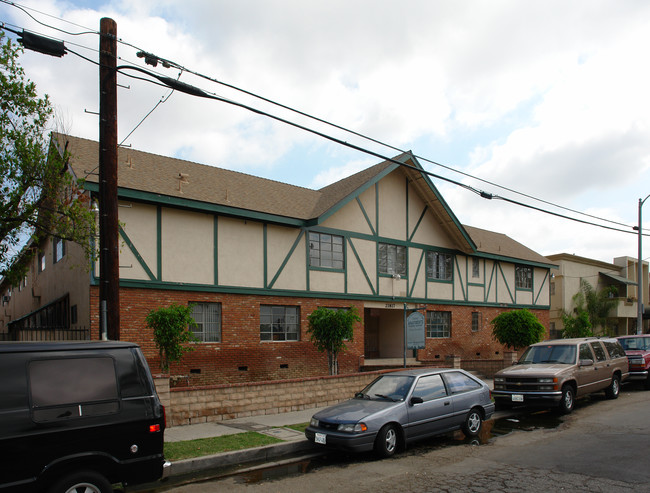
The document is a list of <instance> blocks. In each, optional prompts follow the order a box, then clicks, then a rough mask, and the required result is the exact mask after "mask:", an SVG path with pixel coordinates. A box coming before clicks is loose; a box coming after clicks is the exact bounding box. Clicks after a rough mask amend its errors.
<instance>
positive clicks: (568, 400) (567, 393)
mask: <svg viewBox="0 0 650 493" xmlns="http://www.w3.org/2000/svg"><path fill="white" fill-rule="evenodd" d="M574 404H575V394H574V390H573V387H572V386H571V385H565V386H564V387H562V399H561V400H560V412H561V413H562V414H569V413H571V411H573V406H574Z"/></svg>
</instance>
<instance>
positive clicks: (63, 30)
mask: <svg viewBox="0 0 650 493" xmlns="http://www.w3.org/2000/svg"><path fill="white" fill-rule="evenodd" d="M0 2H2V3H4V4H7V5H10V6H12V7H15V8H17V9H18V10H21V11H23V12H24V13H25V14H27V15H28V16H29V17H31V18H32V19H33V20H34V21H35V22H37V23H39V24H41V25H42V26H45V27H49V28H50V29H55V30H57V31H60V32H62V33H65V34H69V35H70V36H81V35H82V34H99V31H94V30H92V29H90V28H88V27H85V26H82V25H80V24H75V23H74V22H72V21H68V20H66V19H62V18H61V17H56V16H54V15H51V14H48V13H46V12H42V11H40V10H37V9H35V8H33V7H28V6H26V5H20V4H17V3H16V2H10V1H8V0H0ZM28 10H32V11H34V12H38V13H39V14H41V15H44V16H46V17H51V18H52V19H56V20H59V21H62V22H66V23H68V24H71V25H73V26H77V27H80V28H82V29H87V31H84V32H79V33H74V32H70V31H66V30H65V29H60V28H58V27H55V26H52V25H50V24H46V23H44V22H42V21H40V20H38V19H37V18H36V17H34V16H33V15H32V14H30V13H29V12H27V11H28Z"/></svg>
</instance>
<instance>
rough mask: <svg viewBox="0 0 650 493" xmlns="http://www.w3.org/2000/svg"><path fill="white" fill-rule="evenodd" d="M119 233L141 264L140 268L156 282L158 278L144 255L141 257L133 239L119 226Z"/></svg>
mask: <svg viewBox="0 0 650 493" xmlns="http://www.w3.org/2000/svg"><path fill="white" fill-rule="evenodd" d="M119 232H120V236H122V239H123V240H124V243H126V245H127V246H128V247H129V250H131V253H132V254H133V256H134V257H135V258H136V260H137V261H138V263H139V264H140V267H142V268H143V269H144V272H145V273H146V274H147V276H149V279H151V280H152V281H155V280H156V276H155V275H154V273H153V272H151V269H150V268H149V266H148V265H147V262H145V260H144V259H143V258H142V255H140V252H139V251H138V249H137V248H136V247H135V245H134V244H133V242H132V241H131V238H129V235H127V234H126V231H124V229H122V226H119Z"/></svg>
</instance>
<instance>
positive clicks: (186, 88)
mask: <svg viewBox="0 0 650 493" xmlns="http://www.w3.org/2000/svg"><path fill="white" fill-rule="evenodd" d="M0 1H2V2H3V3H7V4H9V5H13V6H16V7H17V8H20V9H21V10H23V11H25V10H24V9H23V8H21V7H19V6H18V5H16V4H15V3H12V2H8V1H7V0H0ZM25 13H27V15H29V16H30V17H32V18H33V19H34V20H36V21H37V22H39V23H40V24H42V25H44V26H47V27H50V28H53V29H57V30H59V31H62V32H64V33H67V34H73V35H77V34H89V33H91V34H99V33H97V32H94V31H88V32H85V33H69V32H67V31H64V30H61V29H58V28H56V27H54V26H49V25H47V24H45V23H43V22H41V21H38V20H37V19H35V18H34V17H33V16H32V15H31V14H29V13H28V12H26V11H25ZM39 13H42V12H39ZM44 15H48V14H44ZM118 42H120V43H122V44H124V45H126V46H130V47H132V48H135V49H138V48H137V47H136V46H135V45H132V44H130V43H127V42H125V41H123V40H121V39H120V40H118ZM74 54H75V55H77V56H80V57H82V58H84V59H86V60H88V61H91V60H89V59H87V58H85V57H83V56H81V55H79V54H78V53H74ZM137 55H138V57H144V58H145V63H147V64H149V65H152V66H154V67H155V66H157V63H158V62H160V63H161V64H162V65H163V67H166V68H170V67H174V68H179V69H180V70H181V73H182V72H183V71H185V72H188V73H191V74H193V75H196V76H198V77H200V78H204V79H206V80H209V81H211V82H214V83H217V84H220V85H223V86H224V87H228V88H230V89H233V90H235V91H239V92H242V93H244V94H247V95H249V96H252V97H254V98H257V99H260V100H262V101H265V102H267V103H269V104H272V105H275V106H278V107H280V108H283V109H286V110H288V111H291V112H293V113H296V114H299V115H302V116H305V117H307V118H309V119H312V120H314V121H317V122H320V123H323V124H325V125H328V126H331V127H333V128H337V129H339V130H342V131H344V132H347V133H350V134H352V135H355V136H358V137H360V138H363V139H365V140H368V141H371V142H374V143H377V144H379V145H381V146H384V147H387V148H390V149H393V150H395V151H399V152H402V153H404V152H406V151H404V150H402V149H400V148H398V147H395V146H392V145H390V144H387V143H385V142H382V141H380V140H378V139H374V138H372V137H369V136H367V135H364V134H362V133H360V132H356V131H353V130H350V129H347V128H345V127H343V126H340V125H337V124H335V123H333V122H330V121H327V120H324V119H322V118H318V117H315V116H313V115H310V114H308V113H306V112H303V111H300V110H297V109H294V108H291V107H289V106H287V105H284V104H281V103H278V102H276V101H273V100H271V99H269V98H266V97H263V96H260V95H258V94H255V93H253V92H251V91H247V90H244V89H241V88H239V87H237V86H234V85H232V84H228V83H225V82H222V81H219V80H217V79H215V78H212V77H209V76H206V75H204V74H201V73H199V72H196V71H193V70H190V69H187V68H185V67H183V66H182V65H180V64H178V63H176V62H173V61H171V60H167V59H164V58H161V57H158V56H156V55H153V54H151V53H147V52H144V51H142V50H140V51H139V52H138V53H137ZM93 63H94V62H93ZM122 68H134V67H126V66H123V67H122ZM142 72H143V73H146V74H147V75H150V76H152V77H154V78H156V79H158V80H160V81H161V82H163V84H162V85H164V86H167V87H172V88H176V89H179V90H181V91H182V92H187V93H189V94H193V95H195V96H200V97H211V98H213V99H218V100H220V101H222V102H226V103H229V104H233V105H236V106H240V107H242V108H244V109H247V110H249V111H252V112H255V113H258V114H260V115H263V116H267V117H270V118H273V119H275V120H277V121H281V122H284V123H285V124H289V125H292V126H294V127H297V128H300V129H302V130H305V131H308V132H310V133H313V134H315V135H318V136H320V137H322V138H325V139H328V140H330V141H333V142H336V143H339V144H340V145H344V146H346V147H349V148H352V149H355V150H358V151H360V152H364V153H366V154H370V155H373V156H376V157H380V158H382V159H387V160H389V161H390V160H391V159H390V158H387V157H386V156H383V155H382V154H379V153H376V152H374V151H370V150H369V149H365V148H362V147H361V146H357V145H354V144H350V143H348V142H346V141H343V140H341V139H338V138H336V137H333V136H330V135H328V134H325V133H323V132H318V131H316V130H313V129H309V128H308V127H305V126H303V125H299V124H297V123H294V122H291V121H289V120H286V119H283V118H280V117H277V116H275V115H272V114H270V113H266V112H264V111H262V110H258V109H256V108H253V107H251V106H248V105H244V104H243V103H237V102H235V101H232V100H229V99H226V98H222V97H220V96H212V95H209V94H208V93H206V92H204V91H202V90H198V89H197V88H195V87H194V86H191V85H189V84H185V83H182V82H180V81H179V80H176V81H173V79H169V78H167V77H164V76H160V75H157V74H155V73H153V72H152V71H145V70H142ZM125 75H128V74H125ZM129 76H131V75H129ZM131 77H134V78H139V77H135V76H131ZM179 77H180V75H179ZM145 80H147V81H148V82H152V83H155V82H154V81H151V80H148V79H145ZM159 85H160V84H159ZM181 85H182V86H181ZM181 87H183V88H182V89H181ZM159 104H160V103H159ZM159 104H157V105H156V106H155V107H154V109H155V108H156V107H157V106H158V105H159ZM152 111H153V110H152ZM149 114H151V112H150V113H149ZM149 114H148V115H149ZM148 115H147V116H148ZM147 116H145V118H146V117H147ZM141 123H142V121H141V122H140V123H139V124H138V125H137V126H139V125H140V124H141ZM137 126H136V128H137ZM134 130H135V129H134ZM131 133H132V132H131ZM129 135H130V134H129ZM414 156H415V157H416V158H418V159H420V160H422V161H424V162H429V163H431V164H434V165H436V166H440V167H442V168H445V169H447V170H450V171H452V172H455V173H459V174H461V175H463V176H466V177H469V178H472V179H475V180H478V181H481V182H484V183H488V184H490V185H492V186H496V187H498V188H501V189H504V190H507V191H510V192H511V193H515V194H518V195H522V196H524V197H527V198H530V199H532V200H536V201H540V202H542V203H545V204H547V205H550V206H552V207H556V208H559V209H563V210H567V211H570V212H573V213H576V214H579V215H584V216H586V217H591V218H593V219H597V220H599V221H603V222H608V223H612V224H618V225H621V226H625V227H630V226H629V225H627V224H624V223H620V222H617V221H612V220H609V219H606V218H601V217H598V216H594V215H591V214H587V213H585V212H581V211H578V210H575V209H570V208H567V207H564V206H561V205H558V204H554V203H552V202H550V201H546V200H543V199H539V198H537V197H534V196H532V195H528V194H525V193H523V192H519V191H517V190H514V189H510V188H507V187H504V186H501V185H498V184H496V183H494V182H491V181H488V180H484V179H482V178H479V177H476V176H473V175H471V174H469V173H466V172H463V171H459V170H456V169H454V168H452V167H449V166H446V165H443V164H441V163H438V162H436V161H433V160H430V159H428V158H426V157H422V156H419V155H417V154H414ZM400 164H401V165H403V163H400ZM420 171H422V170H420ZM424 172H425V173H427V174H430V175H431V176H434V177H436V178H438V179H442V180H444V181H447V182H450V183H453V184H455V185H457V186H461V187H463V188H465V189H467V190H470V191H473V192H474V193H477V194H478V195H480V196H482V197H484V198H495V199H500V200H503V201H506V202H510V203H512V204H515V205H520V206H523V207H527V208H530V209H533V210H537V211H539V212H544V213H547V214H551V215H554V216H556V217H560V218H564V219H569V220H572V221H576V222H580V223H583V224H589V225H594V226H598V227H602V228H605V229H610V230H613V231H620V232H625V233H633V232H631V231H627V230H622V229H619V228H612V227H608V226H605V225H600V224H596V223H592V222H589V221H583V220H580V219H577V218H573V217H570V216H566V215H564V214H559V213H555V212H552V211H548V210H546V209H542V208H539V207H535V206H532V205H529V204H524V203H522V202H519V201H516V200H513V199H508V198H506V197H501V196H499V195H493V194H490V193H487V192H483V191H478V190H477V189H475V188H474V187H471V186H469V185H466V184H463V183H461V182H457V181H455V180H452V179H449V178H446V177H443V176H441V175H437V174H434V173H429V172H426V171H424Z"/></svg>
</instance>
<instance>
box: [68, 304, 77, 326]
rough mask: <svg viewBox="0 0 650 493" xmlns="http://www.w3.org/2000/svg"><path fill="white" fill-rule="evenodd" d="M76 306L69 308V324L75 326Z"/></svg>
mask: <svg viewBox="0 0 650 493" xmlns="http://www.w3.org/2000/svg"><path fill="white" fill-rule="evenodd" d="M77 317H78V315H77V305H72V306H71V307H70V324H76V323H77Z"/></svg>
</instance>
